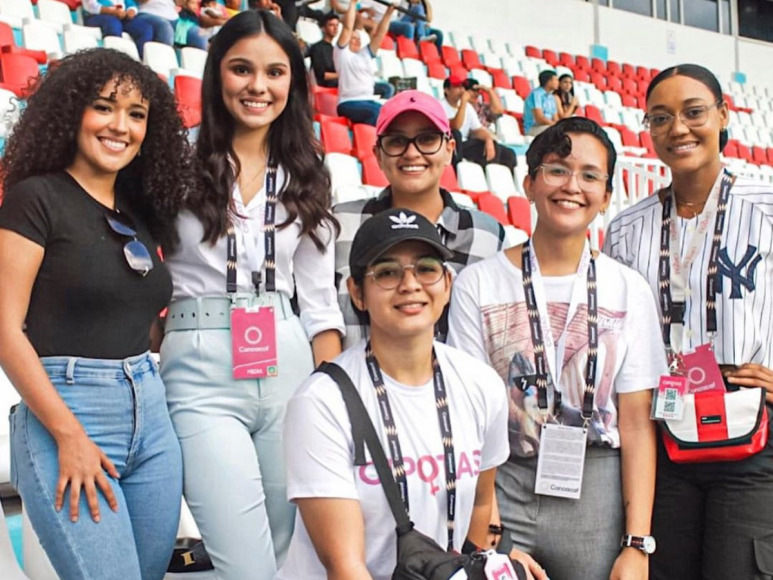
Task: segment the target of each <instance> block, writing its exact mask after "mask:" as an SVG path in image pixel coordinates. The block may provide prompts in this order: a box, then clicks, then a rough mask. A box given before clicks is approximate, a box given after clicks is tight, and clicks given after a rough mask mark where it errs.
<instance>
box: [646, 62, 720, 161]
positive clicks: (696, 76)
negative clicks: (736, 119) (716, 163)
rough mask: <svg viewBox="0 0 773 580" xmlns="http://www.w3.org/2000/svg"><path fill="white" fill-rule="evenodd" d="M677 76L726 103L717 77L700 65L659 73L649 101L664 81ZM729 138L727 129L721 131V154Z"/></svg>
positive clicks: (648, 97)
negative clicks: (696, 83) (696, 84)
mask: <svg viewBox="0 0 773 580" xmlns="http://www.w3.org/2000/svg"><path fill="white" fill-rule="evenodd" d="M675 76H682V77H688V78H691V79H693V80H696V81H698V82H699V83H702V84H704V85H705V86H706V88H707V89H709V90H710V91H711V94H712V95H714V100H715V101H717V102H720V103H724V101H725V97H724V95H723V94H722V87H721V86H720V84H719V81H718V80H717V77H715V76H714V73H712V72H711V71H710V70H709V69H707V68H705V67H702V66H701V65H699V64H678V65H676V66H672V67H670V68H667V69H666V70H664V71H661V72H659V73H658V74H657V76H656V77H655V78H654V79H652V80H651V81H650V85H649V86H648V87H647V101H649V100H650V95H651V94H652V91H654V90H655V87H657V86H658V85H659V84H660V83H662V82H663V81H664V80H666V79H668V78H671V77H675ZM729 138H730V135H728V133H727V129H722V130H720V132H719V151H720V152H722V150H723V149H724V148H725V145H727V141H728V139H729Z"/></svg>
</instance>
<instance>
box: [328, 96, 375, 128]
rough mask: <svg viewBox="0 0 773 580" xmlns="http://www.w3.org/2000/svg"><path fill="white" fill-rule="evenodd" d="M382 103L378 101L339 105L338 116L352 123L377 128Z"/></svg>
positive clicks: (350, 102) (349, 102)
mask: <svg viewBox="0 0 773 580" xmlns="http://www.w3.org/2000/svg"><path fill="white" fill-rule="evenodd" d="M380 111H381V103H379V102H377V101H346V102H344V103H338V114H339V115H340V116H342V117H346V118H347V119H349V120H350V121H351V122H352V123H365V124H366V125H373V126H374V127H375V126H376V120H377V119H378V114H379V112H380Z"/></svg>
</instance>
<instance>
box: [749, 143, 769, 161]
mask: <svg viewBox="0 0 773 580" xmlns="http://www.w3.org/2000/svg"><path fill="white" fill-rule="evenodd" d="M752 159H753V160H754V162H755V163H756V164H757V165H767V164H768V156H767V155H766V154H765V150H764V149H763V148H762V147H757V146H756V145H755V146H754V147H752Z"/></svg>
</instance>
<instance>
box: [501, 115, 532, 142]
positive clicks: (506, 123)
mask: <svg viewBox="0 0 773 580" xmlns="http://www.w3.org/2000/svg"><path fill="white" fill-rule="evenodd" d="M496 127H497V135H499V137H500V139H501V140H502V143H505V144H507V145H523V144H524V143H525V139H524V137H523V134H522V133H521V128H520V125H519V124H518V120H517V119H516V118H515V117H513V116H511V115H502V116H501V117H500V118H499V119H497V121H496Z"/></svg>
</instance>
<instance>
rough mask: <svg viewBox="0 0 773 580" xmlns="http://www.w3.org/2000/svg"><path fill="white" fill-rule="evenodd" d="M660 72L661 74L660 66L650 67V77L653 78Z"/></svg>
mask: <svg viewBox="0 0 773 580" xmlns="http://www.w3.org/2000/svg"><path fill="white" fill-rule="evenodd" d="M659 74H660V69H659V68H651V69H650V78H651V79H654V78H655V77H656V76H658V75H659Z"/></svg>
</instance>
